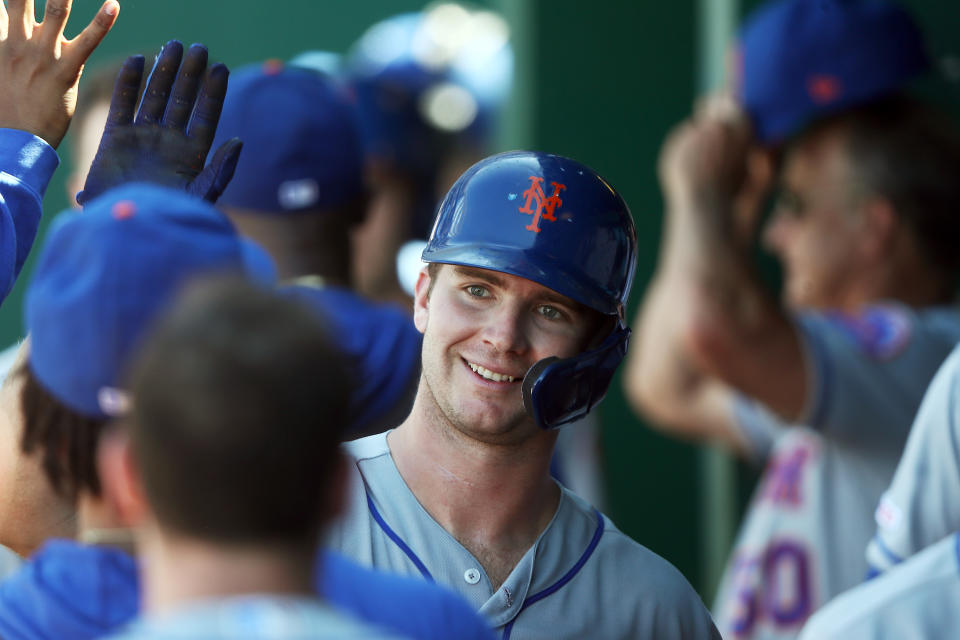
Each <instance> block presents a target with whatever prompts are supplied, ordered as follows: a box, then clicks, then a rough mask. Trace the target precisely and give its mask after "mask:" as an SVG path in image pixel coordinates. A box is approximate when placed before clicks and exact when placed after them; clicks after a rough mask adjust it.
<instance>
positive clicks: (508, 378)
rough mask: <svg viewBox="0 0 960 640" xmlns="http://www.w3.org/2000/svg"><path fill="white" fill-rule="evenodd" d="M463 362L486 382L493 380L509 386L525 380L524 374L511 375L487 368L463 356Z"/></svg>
mask: <svg viewBox="0 0 960 640" xmlns="http://www.w3.org/2000/svg"><path fill="white" fill-rule="evenodd" d="M461 359H462V360H463V362H464V363H465V364H466V365H467V367H469V368H470V370H471V371H473V372H474V373H475V374H476V376H477V377H478V378H480V379H481V380H483V381H484V382H492V383H494V384H495V385H497V386H509V385H511V384H515V383H518V382H520V381H522V380H523V375H522V374H520V375H510V374H507V373H502V372H500V371H497V370H496V369H493V368H487V367H484V366H483V365H480V364H477V363H475V362H470V361H469V360H466V359H465V358H461Z"/></svg>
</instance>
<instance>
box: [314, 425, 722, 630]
mask: <svg viewBox="0 0 960 640" xmlns="http://www.w3.org/2000/svg"><path fill="white" fill-rule="evenodd" d="M344 446H345V448H346V451H347V453H348V454H349V455H350V456H351V457H352V459H353V461H354V466H353V469H354V470H355V474H354V478H353V482H352V487H351V490H350V497H349V503H348V509H347V513H346V514H345V516H344V517H343V518H342V520H340V521H339V522H338V523H336V524H335V525H334V527H333V531H332V535H331V539H330V544H331V546H332V547H333V548H335V549H336V550H338V551H340V552H342V553H344V554H346V555H347V556H349V557H351V558H353V559H354V560H356V561H358V562H361V563H364V564H367V565H370V566H373V567H375V568H377V569H383V570H387V571H394V572H397V573H401V574H412V575H421V576H423V577H424V578H426V579H428V580H435V581H436V582H438V583H440V584H443V585H445V586H447V587H451V588H453V589H454V590H455V591H457V592H458V593H460V594H461V595H462V596H464V597H465V598H467V600H469V601H470V602H472V603H473V605H474V606H475V607H476V608H477V609H478V610H479V612H480V613H481V615H483V616H485V617H486V618H487V620H488V621H489V622H490V624H491V625H492V626H493V627H494V628H497V629H498V630H499V633H500V635H501V637H502V638H505V639H506V638H513V639H514V640H525V639H533V638H544V639H546V638H549V639H551V640H557V639H561V640H562V639H564V638H570V639H573V638H577V639H581V638H604V639H605V640H615V639H617V638H623V639H626V638H659V639H660V640H674V639H677V638H719V635H718V634H717V631H716V629H715V628H714V626H713V623H712V621H711V620H710V615H709V613H707V610H706V608H705V607H704V606H703V603H702V602H701V600H700V598H699V596H698V595H697V594H696V592H694V590H693V589H692V588H691V587H690V585H689V583H687V581H686V580H685V579H684V577H683V576H682V575H680V573H679V572H678V571H677V570H676V569H675V568H673V566H671V565H670V564H669V563H668V562H666V561H665V560H663V559H662V558H660V557H659V556H657V555H656V554H654V553H653V552H651V551H649V550H647V549H646V548H644V547H642V546H641V545H639V544H637V543H636V542H634V541H633V540H631V539H630V538H629V537H627V536H626V535H624V534H623V533H621V532H620V531H619V530H617V528H616V527H615V526H614V525H613V523H612V522H611V521H610V520H609V519H608V518H606V517H605V516H604V515H602V514H601V513H600V512H599V511H597V510H595V509H593V508H592V507H591V506H589V505H588V504H587V503H586V502H584V501H583V500H581V499H580V498H578V497H577V496H576V495H574V494H572V493H570V492H569V491H567V490H566V489H563V490H562V495H561V498H560V505H559V507H558V509H557V513H556V515H555V516H554V517H553V520H552V521H551V522H550V524H549V525H548V526H547V528H546V529H545V530H544V532H543V533H542V534H541V535H540V538H539V539H538V540H537V542H536V543H534V545H533V547H531V548H530V550H529V551H528V552H527V553H526V554H525V555H524V556H523V558H522V559H521V560H520V562H519V563H518V564H517V566H516V567H515V568H514V569H513V571H512V572H511V573H510V575H509V576H508V577H507V579H506V581H505V582H504V583H503V585H502V586H501V587H500V588H499V589H497V590H496V591H494V590H493V589H492V587H491V584H490V581H489V579H488V578H487V576H486V574H485V572H484V569H483V567H482V566H481V564H480V563H479V562H478V561H477V560H476V559H475V558H474V557H473V555H472V554H471V553H470V552H469V551H467V550H466V549H465V548H464V547H463V546H461V545H460V543H459V542H457V540H456V539H454V538H453V536H451V535H450V534H449V533H448V532H447V531H446V530H445V529H444V528H443V527H442V526H440V525H439V524H438V523H437V522H436V521H435V520H434V519H433V518H432V517H431V516H430V515H429V514H428V513H427V511H426V510H425V509H424V508H423V506H421V504H420V503H419V502H418V501H417V498H416V497H415V496H414V495H413V493H412V492H411V491H410V489H409V487H407V485H406V483H405V482H404V480H403V478H402V477H401V476H400V472H399V471H398V470H397V467H396V464H394V461H393V457H392V456H391V455H390V450H389V447H388V446H387V439H386V434H378V435H374V436H370V437H367V438H363V439H361V440H356V441H354V442H350V443H347V444H346V445H344Z"/></svg>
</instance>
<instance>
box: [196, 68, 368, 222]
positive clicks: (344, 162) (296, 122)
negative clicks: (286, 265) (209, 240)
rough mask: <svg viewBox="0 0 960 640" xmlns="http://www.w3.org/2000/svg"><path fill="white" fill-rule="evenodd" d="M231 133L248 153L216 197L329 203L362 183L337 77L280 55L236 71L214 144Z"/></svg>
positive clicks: (309, 205)
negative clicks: (284, 60)
mask: <svg viewBox="0 0 960 640" xmlns="http://www.w3.org/2000/svg"><path fill="white" fill-rule="evenodd" d="M233 137H238V138H240V139H241V140H243V152H242V153H241V154H240V161H239V162H238V163H237V170H236V173H234V175H233V180H231V182H230V185H229V186H228V187H227V189H226V191H224V192H223V195H222V196H220V199H219V200H218V201H217V202H218V204H221V205H227V206H232V207H237V208H241V209H249V210H252V211H261V212H265V213H266V212H280V211H307V210H313V209H330V208H333V207H337V206H339V205H341V204H343V203H345V202H348V201H349V200H351V199H353V198H355V197H357V196H358V195H360V194H361V193H362V192H363V190H364V187H363V151H362V147H361V139H360V132H359V125H358V122H357V117H356V113H355V110H354V106H353V104H352V103H351V99H350V97H349V95H348V93H347V92H346V90H345V89H344V88H343V87H342V86H341V84H340V83H339V82H337V81H336V80H335V79H334V78H332V77H331V76H328V75H325V74H322V73H318V72H317V71H314V70H312V69H306V68H302V67H293V66H285V65H284V64H283V63H282V62H280V61H277V60H271V61H267V62H264V63H262V64H257V65H251V66H247V67H244V68H242V69H240V70H238V71H235V72H233V73H231V74H230V86H229V88H228V89H227V97H226V100H225V102H224V105H223V113H222V114H221V116H220V124H219V126H218V127H217V136H216V138H215V139H214V142H213V144H214V145H220V144H222V143H223V142H226V141H227V140H229V139H230V138H233ZM217 148H218V146H212V147H211V149H217Z"/></svg>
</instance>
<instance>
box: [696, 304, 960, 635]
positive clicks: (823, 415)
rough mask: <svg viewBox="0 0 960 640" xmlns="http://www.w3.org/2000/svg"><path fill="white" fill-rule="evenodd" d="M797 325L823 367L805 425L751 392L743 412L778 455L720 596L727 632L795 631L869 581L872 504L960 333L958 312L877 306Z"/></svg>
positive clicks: (754, 438) (771, 459)
mask: <svg viewBox="0 0 960 640" xmlns="http://www.w3.org/2000/svg"><path fill="white" fill-rule="evenodd" d="M796 324H797V327H798V329H799V332H800V335H801V336H802V339H803V343H804V350H805V354H806V358H807V362H808V363H809V365H810V366H809V369H810V370H811V372H812V377H811V380H810V384H809V385H808V387H809V389H810V397H809V398H808V401H807V405H806V409H805V411H804V418H803V420H802V421H800V422H802V426H801V425H793V426H789V428H787V427H788V425H785V424H783V423H782V422H780V421H779V420H778V419H777V418H776V417H775V416H773V415H771V414H770V413H769V412H767V411H765V410H764V409H763V408H762V407H760V406H758V405H756V404H753V403H752V402H750V401H749V400H747V399H739V401H738V405H737V408H736V411H737V419H738V423H739V425H740V427H741V429H742V431H743V433H744V434H745V435H746V436H747V437H748V439H750V441H751V442H753V443H754V445H755V447H756V448H757V449H758V450H759V451H763V450H764V449H766V448H769V454H768V455H767V468H766V470H765V472H764V475H763V478H762V480H761V482H760V484H759V485H758V487H757V490H756V493H755V494H754V497H753V500H752V502H751V505H750V509H749V512H748V513H747V515H746V517H745V519H744V524H743V526H742V528H741V531H740V534H739V537H738V539H737V542H736V545H735V548H734V553H733V556H732V558H731V560H730V562H729V563H728V565H727V570H726V572H725V575H724V577H723V580H722V582H721V585H720V590H719V592H718V596H717V601H716V603H715V608H714V613H715V615H716V620H717V626H718V627H719V628H720V631H721V633H722V634H723V635H724V637H725V638H737V639H741V638H751V639H770V640H781V639H786V638H795V637H796V636H797V634H798V633H799V631H800V628H801V627H802V626H803V623H804V622H805V621H806V620H807V618H808V617H809V616H810V614H811V613H813V612H814V611H816V610H817V609H818V608H819V607H820V606H822V605H823V604H824V603H826V602H827V601H828V600H830V599H831V598H832V597H833V596H835V595H837V594H839V593H840V592H842V591H845V590H847V589H849V588H851V587H853V586H855V585H856V584H858V583H860V582H861V581H862V580H863V579H864V578H865V577H866V575H867V564H866V562H865V560H864V555H863V549H864V548H865V546H866V544H867V542H868V541H869V540H870V537H871V536H872V534H873V530H874V524H873V511H874V509H875V507H876V504H877V501H878V500H879V498H880V494H881V493H882V492H883V490H884V489H886V487H887V486H888V485H889V483H890V479H891V477H892V476H893V471H894V468H895V467H896V464H897V461H898V460H899V458H900V454H901V452H902V450H903V446H904V442H905V441H906V438H907V433H908V431H909V428H910V424H911V423H912V421H913V417H914V414H915V413H916V411H917V407H918V406H919V404H920V400H921V398H922V397H923V393H924V391H925V389H926V387H927V384H928V383H929V381H930V379H931V378H932V377H933V375H934V373H935V372H936V370H937V368H938V367H939V366H940V364H941V363H942V362H943V360H944V358H946V357H947V355H948V354H949V353H950V350H951V349H952V348H953V346H954V345H955V344H956V342H957V340H958V339H960V315H958V313H957V311H956V310H955V309H952V308H932V309H928V310H922V311H918V310H912V309H909V308H907V307H904V306H902V305H894V304H890V305H878V306H875V307H870V308H868V309H865V310H864V311H863V312H862V313H861V314H859V315H842V314H838V313H805V314H801V315H799V316H798V317H797V318H796ZM772 434H777V435H775V436H774V435H772Z"/></svg>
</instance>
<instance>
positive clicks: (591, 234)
mask: <svg viewBox="0 0 960 640" xmlns="http://www.w3.org/2000/svg"><path fill="white" fill-rule="evenodd" d="M423 260H424V261H425V262H438V263H445V264H457V265H465V266H471V267H479V268H481V269H490V270H492V271H499V272H502V273H508V274H511V275H515V276H519V277H521V278H526V279H528V280H532V281H533V282H536V283H538V284H541V285H543V286H545V287H548V288H550V289H552V290H554V291H556V292H557V293H560V294H563V295H565V296H567V297H569V298H571V299H573V300H576V301H577V302H579V303H581V304H583V305H585V306H587V307H589V308H591V309H594V310H596V311H599V312H600V313H602V314H605V315H609V316H612V317H614V318H616V326H615V327H614V329H613V330H612V331H611V333H610V334H609V335H608V336H605V339H604V340H603V342H602V343H601V344H600V346H599V347H597V348H595V349H592V350H590V351H587V352H584V353H581V354H579V355H577V356H575V357H573V358H568V359H565V360H561V359H559V358H555V357H554V358H546V359H544V360H542V361H540V362H538V363H536V364H535V365H534V366H533V367H531V368H530V371H528V372H527V374H526V376H525V377H524V380H523V399H524V406H525V407H526V408H527V411H528V412H529V413H530V414H531V415H532V416H533V418H534V419H535V420H536V422H537V424H539V425H540V426H541V427H543V428H545V429H546V428H553V427H558V426H560V425H562V424H566V423H568V422H572V421H573V420H576V419H578V418H580V417H582V416H583V415H585V414H586V413H587V412H588V411H590V409H591V408H592V407H593V406H594V405H595V404H596V403H597V402H599V401H600V400H601V399H602V398H603V396H604V394H606V391H607V387H608V386H609V385H610V379H611V378H612V377H613V372H614V371H615V370H616V368H617V366H618V365H619V364H620V361H621V360H622V359H623V356H624V354H625V353H626V349H627V341H628V338H629V336H630V329H629V328H627V326H626V318H625V314H626V303H627V297H628V296H629V294H630V285H631V284H632V282H633V274H634V270H635V268H636V263H637V232H636V228H635V227H634V225H633V218H632V217H631V215H630V209H629V208H628V207H627V204H626V203H625V202H624V201H623V198H621V197H620V195H619V194H618V193H617V192H616V191H615V190H614V189H613V187H611V186H610V185H609V183H607V182H606V181H605V180H604V179H603V178H601V177H600V176H599V175H597V174H596V172H594V171H593V170H592V169H590V168H589V167H587V166H585V165H583V164H580V163H579V162H576V161H575V160H570V159H569V158H564V157H561V156H556V155H552V154H548V153H538V152H531V151H512V152H508V153H501V154H497V155H494V156H491V157H489V158H486V159H484V160H481V161H480V162H478V163H477V164H475V165H473V166H472V167H471V168H469V169H468V170H467V171H466V172H465V173H464V174H463V175H462V176H461V177H460V178H459V179H458V180H457V182H456V183H455V184H454V185H453V187H452V188H451V189H450V191H449V192H448V193H447V196H446V198H444V200H443V202H442V203H441V205H440V210H439V212H438V214H437V220H436V223H435V224H434V227H433V233H432V234H431V236H430V241H429V242H428V243H427V246H426V248H425V249H424V250H423Z"/></svg>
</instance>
